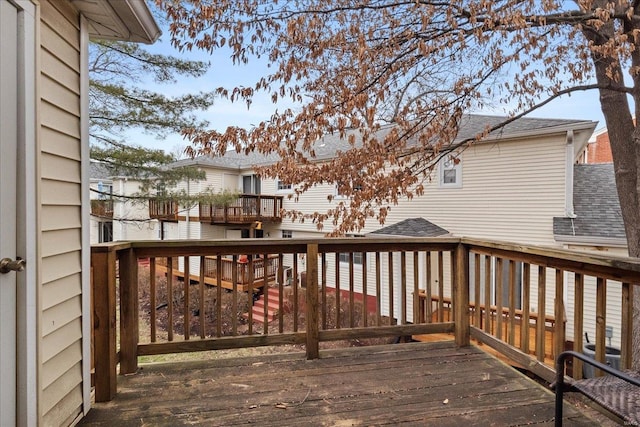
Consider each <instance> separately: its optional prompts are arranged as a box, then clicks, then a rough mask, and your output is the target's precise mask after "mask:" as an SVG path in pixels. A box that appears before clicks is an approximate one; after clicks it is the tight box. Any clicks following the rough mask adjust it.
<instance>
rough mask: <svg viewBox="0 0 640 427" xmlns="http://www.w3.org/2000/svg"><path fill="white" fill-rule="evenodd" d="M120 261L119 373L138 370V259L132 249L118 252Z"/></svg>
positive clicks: (129, 372) (130, 372)
mask: <svg viewBox="0 0 640 427" xmlns="http://www.w3.org/2000/svg"><path fill="white" fill-rule="evenodd" d="M118 260H119V261H120V374H121V375H124V374H132V373H135V372H136V371H137V370H138V336H139V326H138V259H137V257H136V254H135V252H134V250H133V249H125V250H122V251H120V252H119V253H118Z"/></svg>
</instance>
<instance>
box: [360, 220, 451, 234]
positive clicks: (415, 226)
mask: <svg viewBox="0 0 640 427" xmlns="http://www.w3.org/2000/svg"><path fill="white" fill-rule="evenodd" d="M369 234H370V235H375V236H376V237H379V236H381V235H382V236H404V237H438V236H444V235H445V234H449V232H448V231H447V230H445V229H444V228H442V227H440V226H438V225H436V224H434V223H432V222H430V221H427V220H426V219H424V218H407V219H405V220H402V221H400V222H397V223H395V224H393V225H389V226H387V227H384V228H381V229H379V230H376V231H373V232H371V233H369Z"/></svg>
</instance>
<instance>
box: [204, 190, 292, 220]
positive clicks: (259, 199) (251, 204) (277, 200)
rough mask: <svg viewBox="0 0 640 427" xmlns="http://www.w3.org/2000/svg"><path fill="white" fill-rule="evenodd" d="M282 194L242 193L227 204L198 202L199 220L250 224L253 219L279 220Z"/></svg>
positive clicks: (280, 217) (280, 218)
mask: <svg viewBox="0 0 640 427" xmlns="http://www.w3.org/2000/svg"><path fill="white" fill-rule="evenodd" d="M282 200H283V197H282V196H265V195H262V194H242V195H240V196H239V197H238V198H237V199H236V200H234V201H233V202H232V203H230V204H229V205H227V206H216V205H214V204H211V203H202V202H201V203H200V209H199V217H200V221H201V222H207V223H211V224H250V223H252V222H254V221H265V222H281V221H282V216H281V214H280V211H281V210H282Z"/></svg>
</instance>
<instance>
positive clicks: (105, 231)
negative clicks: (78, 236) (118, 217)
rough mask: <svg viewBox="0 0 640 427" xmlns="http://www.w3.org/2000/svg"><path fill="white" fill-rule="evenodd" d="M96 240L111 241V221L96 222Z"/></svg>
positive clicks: (100, 241)
mask: <svg viewBox="0 0 640 427" xmlns="http://www.w3.org/2000/svg"><path fill="white" fill-rule="evenodd" d="M98 242H99V243H105V242H113V222H99V223H98Z"/></svg>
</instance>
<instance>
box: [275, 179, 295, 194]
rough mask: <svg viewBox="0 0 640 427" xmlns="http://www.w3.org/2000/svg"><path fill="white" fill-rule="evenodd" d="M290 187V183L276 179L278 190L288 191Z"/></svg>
mask: <svg viewBox="0 0 640 427" xmlns="http://www.w3.org/2000/svg"><path fill="white" fill-rule="evenodd" d="M292 188H293V187H292V186H291V184H286V183H285V182H284V181H280V180H278V191H290V190H291V189H292Z"/></svg>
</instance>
